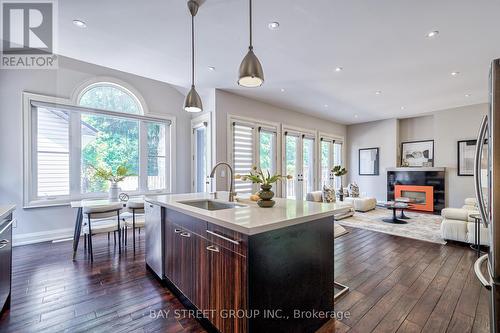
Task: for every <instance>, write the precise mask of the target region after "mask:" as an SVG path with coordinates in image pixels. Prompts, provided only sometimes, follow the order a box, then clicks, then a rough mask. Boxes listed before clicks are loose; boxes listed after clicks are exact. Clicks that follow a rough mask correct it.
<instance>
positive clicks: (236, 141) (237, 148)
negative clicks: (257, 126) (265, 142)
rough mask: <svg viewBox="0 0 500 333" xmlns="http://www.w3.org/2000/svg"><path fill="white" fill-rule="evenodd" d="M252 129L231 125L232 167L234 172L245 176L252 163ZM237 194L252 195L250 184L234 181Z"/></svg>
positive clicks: (245, 126)
mask: <svg viewBox="0 0 500 333" xmlns="http://www.w3.org/2000/svg"><path fill="white" fill-rule="evenodd" d="M253 132H254V131H253V127H252V126H249V125H243V124H238V123H233V167H234V172H235V173H236V174H240V175H247V174H249V173H250V170H252V166H253V163H254V155H255V152H254V146H255V145H254V134H253ZM234 186H235V191H236V192H237V193H252V183H251V182H248V181H247V182H244V181H241V180H238V179H237V180H236V181H235V184H234Z"/></svg>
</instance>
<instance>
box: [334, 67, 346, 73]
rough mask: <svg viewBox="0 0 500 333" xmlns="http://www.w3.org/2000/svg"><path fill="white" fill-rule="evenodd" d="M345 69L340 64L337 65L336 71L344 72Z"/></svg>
mask: <svg viewBox="0 0 500 333" xmlns="http://www.w3.org/2000/svg"><path fill="white" fill-rule="evenodd" d="M343 69H344V68H342V67H340V66H339V67H335V71H336V72H342V70H343Z"/></svg>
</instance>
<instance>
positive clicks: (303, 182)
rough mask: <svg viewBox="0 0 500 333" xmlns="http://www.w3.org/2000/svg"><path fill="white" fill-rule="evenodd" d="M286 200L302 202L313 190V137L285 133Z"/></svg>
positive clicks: (305, 134) (296, 133) (306, 134)
mask: <svg viewBox="0 0 500 333" xmlns="http://www.w3.org/2000/svg"><path fill="white" fill-rule="evenodd" d="M284 150H285V165H284V173H285V175H291V176H292V177H293V178H292V179H290V180H286V185H285V195H286V198H289V199H296V200H304V199H305V197H306V194H307V193H308V192H312V191H314V190H315V181H316V175H315V135H313V134H309V133H302V132H292V131H285V140H284Z"/></svg>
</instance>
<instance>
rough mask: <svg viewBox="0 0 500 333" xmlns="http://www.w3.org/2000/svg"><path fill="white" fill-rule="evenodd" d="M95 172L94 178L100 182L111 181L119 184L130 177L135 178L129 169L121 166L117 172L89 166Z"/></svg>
mask: <svg viewBox="0 0 500 333" xmlns="http://www.w3.org/2000/svg"><path fill="white" fill-rule="evenodd" d="M89 167H90V168H91V169H92V170H93V176H94V177H95V178H98V179H100V180H104V181H110V182H112V183H119V182H121V181H123V180H124V179H125V178H127V177H129V176H134V174H131V173H129V172H128V169H127V167H126V166H124V165H120V166H118V167H117V168H116V171H115V172H113V170H110V169H106V168H105V167H95V166H93V165H90V166H89Z"/></svg>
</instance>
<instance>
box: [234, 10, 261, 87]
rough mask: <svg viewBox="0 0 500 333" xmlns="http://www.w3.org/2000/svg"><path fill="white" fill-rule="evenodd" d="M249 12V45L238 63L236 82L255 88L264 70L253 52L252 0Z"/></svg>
mask: <svg viewBox="0 0 500 333" xmlns="http://www.w3.org/2000/svg"><path fill="white" fill-rule="evenodd" d="M248 2H249V7H250V8H249V9H250V10H249V12H250V46H249V47H248V53H247V55H246V56H245V58H243V61H242V62H241V65H240V78H239V79H238V84H239V85H240V86H243V87H248V88H255V87H260V86H261V85H262V83H264V71H263V70H262V65H261V64H260V61H259V59H257V56H256V55H255V53H253V45H252V0H249V1H248Z"/></svg>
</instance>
